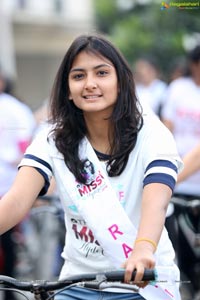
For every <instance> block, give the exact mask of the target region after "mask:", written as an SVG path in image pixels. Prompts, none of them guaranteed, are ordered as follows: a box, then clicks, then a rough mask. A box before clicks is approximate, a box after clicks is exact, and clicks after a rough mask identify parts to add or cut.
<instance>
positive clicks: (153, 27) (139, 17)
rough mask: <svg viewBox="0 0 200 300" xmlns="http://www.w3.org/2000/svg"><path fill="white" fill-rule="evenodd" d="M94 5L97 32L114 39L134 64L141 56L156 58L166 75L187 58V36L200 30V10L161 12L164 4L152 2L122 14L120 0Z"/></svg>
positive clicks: (98, 2)
mask: <svg viewBox="0 0 200 300" xmlns="http://www.w3.org/2000/svg"><path fill="white" fill-rule="evenodd" d="M124 1H126V0H124ZM94 3H95V6H96V12H97V13H96V18H97V26H98V29H99V30H100V31H101V32H104V33H106V34H108V35H109V36H110V37H111V39H112V41H113V42H114V43H115V45H117V46H118V47H119V48H120V49H121V51H122V52H123V53H124V55H125V56H126V58H127V59H128V61H129V62H130V63H131V64H133V62H134V61H135V60H136V59H137V58H139V57H140V56H141V55H143V54H153V55H154V56H155V57H156V58H157V60H158V63H159V64H160V66H161V69H162V70H163V72H164V73H165V74H166V75H167V74H168V73H169V71H170V68H171V65H172V63H173V61H174V60H175V58H176V57H180V56H183V55H185V50H184V47H183V38H184V36H185V35H186V34H189V35H191V34H193V33H194V32H198V31H199V28H200V8H199V9H196V10H195V9H193V10H192V9H190V10H186V9H185V10H181V9H178V8H177V7H170V8H168V9H165V10H161V1H160V3H155V1H152V3H149V4H148V5H139V4H137V5H135V6H133V8H132V9H131V10H128V11H123V10H121V11H120V9H119V8H118V6H117V0H96V1H95V0H94Z"/></svg>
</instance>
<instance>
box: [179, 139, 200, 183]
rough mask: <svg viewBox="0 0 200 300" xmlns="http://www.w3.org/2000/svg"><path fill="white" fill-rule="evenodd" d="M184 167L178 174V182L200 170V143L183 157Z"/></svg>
mask: <svg viewBox="0 0 200 300" xmlns="http://www.w3.org/2000/svg"><path fill="white" fill-rule="evenodd" d="M183 163H184V169H183V171H181V173H180V174H179V175H178V180H177V183H179V182H181V181H184V180H185V179H186V178H187V177H189V176H190V175H192V174H193V173H195V172H196V171H198V170H200V144H198V145H197V146H196V147H195V148H194V149H192V150H191V151H190V152H189V153H188V154H186V155H185V156H184V157H183Z"/></svg>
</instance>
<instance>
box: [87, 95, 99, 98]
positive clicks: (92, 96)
mask: <svg viewBox="0 0 200 300" xmlns="http://www.w3.org/2000/svg"><path fill="white" fill-rule="evenodd" d="M99 97H101V95H85V96H83V98H84V99H94V98H99Z"/></svg>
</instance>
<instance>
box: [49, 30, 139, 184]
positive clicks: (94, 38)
mask: <svg viewBox="0 0 200 300" xmlns="http://www.w3.org/2000/svg"><path fill="white" fill-rule="evenodd" d="M82 51H86V52H89V53H93V54H96V55H98V56H103V57H105V58H107V59H108V60H109V61H110V62H112V64H113V65H114V67H115V70H116V73H117V78H118V86H119V93H118V97H117V101H116V104H115V107H114V110H113V112H112V115H111V116H110V120H111V122H112V123H113V127H114V133H113V135H114V136H112V140H111V141H110V142H111V151H110V159H109V161H108V163H107V172H108V175H109V176H110V177H113V176H118V175H120V174H121V173H122V172H123V170H124V169H125V167H126V165H127V162H128V157H129V154H130V152H131V151H132V150H133V148H134V146H135V144H136V140H137V134H138V132H139V130H140V128H141V126H142V123H143V120H142V110H141V107H140V105H139V102H138V100H137V97H136V94H135V84H134V79H133V74H132V71H131V69H130V67H129V65H128V63H127V62H126V60H125V58H124V57H123V55H122V54H121V53H120V51H119V50H117V49H116V48H115V47H114V46H113V45H112V43H111V42H109V41H108V40H107V39H105V38H104V37H102V36H100V35H82V36H79V37H77V38H76V39H75V40H74V41H73V43H72V44H71V46H70V47H69V49H68V51H67V53H66V54H65V56H64V59H63V61H62V63H61V65H60V68H59V70H58V73H57V76H56V79H55V82H54V86H53V89H52V94H51V99H50V100H51V101H50V108H51V116H52V121H53V123H54V124H55V127H54V130H53V133H54V138H55V144H56V147H57V149H58V150H59V151H60V152H61V153H62V154H63V156H64V160H65V163H66V165H67V167H68V168H69V169H70V171H71V172H72V173H73V174H74V176H75V178H76V179H77V180H78V181H79V182H81V183H85V182H84V179H83V177H82V175H81V166H82V163H81V160H80V158H79V145H80V142H81V141H82V139H83V138H84V137H85V136H86V135H87V127H86V124H85V121H84V117H83V113H82V110H80V109H79V108H77V107H76V106H75V105H74V103H73V101H70V100H69V94H70V90H69V84H68V77H69V72H70V70H71V67H72V64H73V61H74V59H75V58H76V57H77V55H78V54H79V53H80V52H82Z"/></svg>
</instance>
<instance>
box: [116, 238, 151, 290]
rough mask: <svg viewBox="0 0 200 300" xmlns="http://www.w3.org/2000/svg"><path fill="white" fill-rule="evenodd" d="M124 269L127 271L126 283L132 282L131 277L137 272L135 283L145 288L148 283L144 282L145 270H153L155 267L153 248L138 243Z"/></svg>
mask: <svg viewBox="0 0 200 300" xmlns="http://www.w3.org/2000/svg"><path fill="white" fill-rule="evenodd" d="M122 267H123V268H124V269H125V277H124V281H125V282H126V283H130V282H131V275H132V272H133V271H134V270H136V276H135V279H134V281H133V283H134V284H136V285H137V286H139V287H141V288H144V287H145V286H146V285H147V284H148V282H147V281H142V277H143V274H144V270H145V269H153V268H154V267H155V258H154V255H153V248H152V247H151V245H148V244H147V243H145V242H144V243H143V242H141V243H137V244H135V246H134V249H133V251H132V253H131V255H130V256H129V258H128V259H127V260H126V261H125V262H124V264H123V265H122Z"/></svg>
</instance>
